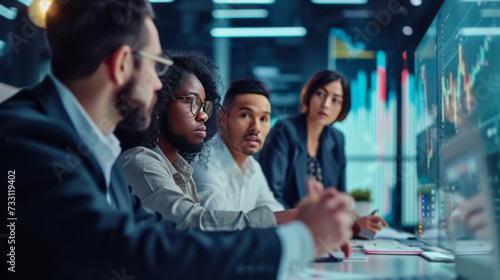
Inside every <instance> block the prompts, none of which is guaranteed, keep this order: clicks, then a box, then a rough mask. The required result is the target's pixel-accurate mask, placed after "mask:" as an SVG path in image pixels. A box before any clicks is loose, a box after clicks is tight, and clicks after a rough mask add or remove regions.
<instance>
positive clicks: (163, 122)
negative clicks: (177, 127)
mask: <svg viewBox="0 0 500 280" xmlns="http://www.w3.org/2000/svg"><path fill="white" fill-rule="evenodd" d="M163 115H164V116H165V117H164V118H161V119H160V133H161V134H162V135H163V137H165V140H167V142H169V143H170V144H171V145H172V146H174V147H175V148H176V149H177V150H178V151H179V154H180V155H181V156H182V157H183V158H186V157H187V156H188V155H192V154H197V153H199V152H201V149H202V148H203V142H200V143H196V144H192V143H189V141H188V139H187V137H186V136H185V135H178V134H176V133H175V132H174V131H173V130H172V127H171V125H170V119H169V118H168V117H167V116H166V115H168V112H166V113H165V114H163Z"/></svg>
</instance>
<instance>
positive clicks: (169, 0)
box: [149, 0, 174, 3]
mask: <svg viewBox="0 0 500 280" xmlns="http://www.w3.org/2000/svg"><path fill="white" fill-rule="evenodd" d="M149 2H150V3H172V2H174V0H149Z"/></svg>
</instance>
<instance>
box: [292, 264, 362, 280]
mask: <svg viewBox="0 0 500 280" xmlns="http://www.w3.org/2000/svg"><path fill="white" fill-rule="evenodd" d="M318 265H319V266H316V267H312V268H305V269H302V270H301V271H299V272H297V273H295V274H294V275H287V277H286V278H285V279H287V280H298V279H301V280H302V279H342V280H350V279H359V280H361V279H371V276H370V275H362V274H354V273H342V272H334V271H328V270H325V267H324V265H321V264H318Z"/></svg>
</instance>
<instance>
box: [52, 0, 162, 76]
mask: <svg viewBox="0 0 500 280" xmlns="http://www.w3.org/2000/svg"><path fill="white" fill-rule="evenodd" d="M146 17H150V18H154V13H153V9H152V7H151V4H150V3H149V2H147V1H145V0H69V1H67V0H58V1H54V2H52V4H51V5H50V8H49V10H48V12H47V41H48V43H49V48H50V51H51V54H52V58H51V65H52V72H53V73H54V75H55V76H56V77H57V78H59V79H60V80H62V81H67V80H72V79H78V78H85V77H88V76H90V75H91V74H92V73H94V72H95V71H96V70H97V68H98V67H99V64H101V62H102V61H104V60H105V59H106V58H107V57H108V56H109V55H111V54H112V53H113V52H114V51H116V50H117V49H118V48H119V47H120V46H122V45H129V46H130V47H131V48H134V49H137V50H140V49H142V48H144V46H146V45H147V44H148V42H149V36H148V33H147V32H146V29H145V25H144V20H145V18H146ZM134 62H135V63H136V66H138V65H139V60H138V59H135V60H134Z"/></svg>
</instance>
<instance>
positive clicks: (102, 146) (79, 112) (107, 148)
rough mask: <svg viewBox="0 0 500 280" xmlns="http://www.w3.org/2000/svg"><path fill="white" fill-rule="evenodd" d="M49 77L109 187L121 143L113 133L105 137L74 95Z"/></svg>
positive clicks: (53, 77)
mask: <svg viewBox="0 0 500 280" xmlns="http://www.w3.org/2000/svg"><path fill="white" fill-rule="evenodd" d="M49 76H50V78H51V79H52V81H53V82H54V85H55V87H56V89H57V92H58V94H59V97H60V99H61V102H62V104H63V106H64V109H65V110H66V112H67V113H68V116H69V118H70V120H71V123H72V124H73V126H74V127H75V130H76V132H77V133H78V135H79V136H80V138H81V139H82V140H83V142H84V144H86V146H87V147H88V148H89V150H90V152H91V153H92V155H93V156H94V157H95V158H96V159H97V162H98V163H99V165H100V166H101V169H102V171H103V173H104V178H105V180H106V185H107V186H109V183H110V180H111V169H112V167H113V165H114V164H115V162H116V160H117V159H118V156H119V155H120V152H121V148H120V141H118V139H117V138H116V136H115V135H114V134H113V133H111V134H108V135H104V134H103V133H102V132H101V131H100V130H99V128H98V127H97V125H96V124H95V123H94V122H93V121H92V119H91V118H90V116H89V115H88V114H87V112H86V111H85V109H83V107H82V105H81V104H80V102H78V100H77V99H76V97H75V96H74V95H73V93H72V92H71V91H70V90H69V89H68V88H67V87H66V86H65V85H64V84H63V83H62V82H61V81H59V79H57V78H56V77H55V76H54V75H52V74H50V75H49Z"/></svg>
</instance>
